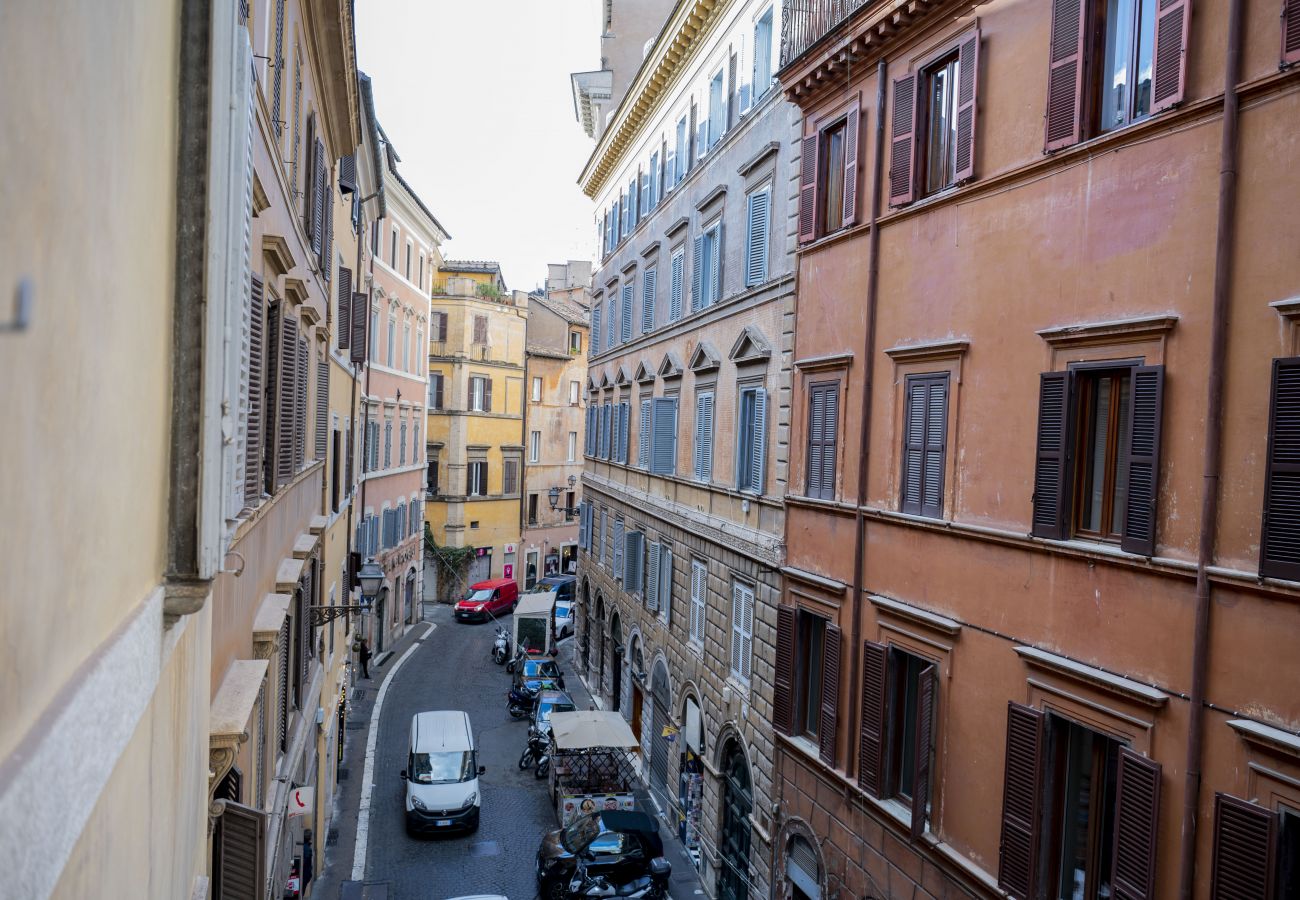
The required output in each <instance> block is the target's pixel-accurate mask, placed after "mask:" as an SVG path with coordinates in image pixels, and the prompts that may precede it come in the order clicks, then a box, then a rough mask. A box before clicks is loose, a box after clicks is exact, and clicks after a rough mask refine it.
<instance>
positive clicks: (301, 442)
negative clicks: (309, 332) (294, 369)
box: [293, 335, 311, 472]
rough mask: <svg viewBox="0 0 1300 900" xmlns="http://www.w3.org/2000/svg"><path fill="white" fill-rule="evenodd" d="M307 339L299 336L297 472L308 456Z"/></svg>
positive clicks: (295, 424) (295, 434) (295, 415)
mask: <svg viewBox="0 0 1300 900" xmlns="http://www.w3.org/2000/svg"><path fill="white" fill-rule="evenodd" d="M310 356H311V354H310V353H309V352H308V350H307V339H306V338H305V337H303V336H302V335H299V336H298V374H297V378H296V380H295V384H294V388H295V394H294V405H293V467H294V471H295V472H297V471H298V470H299V469H301V468H302V464H303V463H304V462H305V461H306V457H307V385H308V381H307V377H308V375H307V369H308V367H309V366H310V364H311V359H310Z"/></svg>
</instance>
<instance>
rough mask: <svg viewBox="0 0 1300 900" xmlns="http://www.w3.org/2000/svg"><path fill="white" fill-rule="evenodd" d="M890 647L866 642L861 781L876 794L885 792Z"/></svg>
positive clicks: (879, 794)
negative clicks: (887, 687) (886, 706)
mask: <svg viewBox="0 0 1300 900" xmlns="http://www.w3.org/2000/svg"><path fill="white" fill-rule="evenodd" d="M888 672H889V648H887V647H886V646H885V645H884V644H877V643H875V642H873V641H863V642H862V726H861V733H860V734H859V735H858V784H859V785H860V786H861V787H862V789H863V790H864V791H866V792H867V793H868V794H871V796H873V797H881V796H883V795H884V791H885V697H886V696H887V695H886V683H887V681H888Z"/></svg>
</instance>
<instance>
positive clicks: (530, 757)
mask: <svg viewBox="0 0 1300 900" xmlns="http://www.w3.org/2000/svg"><path fill="white" fill-rule="evenodd" d="M530 766H533V767H535V769H534V772H533V774H534V775H535V776H536V777H537V778H545V777H546V775H547V773H548V772H550V771H551V741H550V738H549V737H548V736H547V735H545V734H543V733H541V732H538V731H533V730H529V732H528V746H526V747H524V752H523V755H521V756H520V757H519V768H520V769H527V768H528V767H530Z"/></svg>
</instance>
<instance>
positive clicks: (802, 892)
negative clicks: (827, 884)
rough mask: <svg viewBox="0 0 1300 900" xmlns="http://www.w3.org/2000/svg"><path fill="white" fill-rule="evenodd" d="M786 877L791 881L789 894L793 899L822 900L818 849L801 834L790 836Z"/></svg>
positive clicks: (786, 856)
mask: <svg viewBox="0 0 1300 900" xmlns="http://www.w3.org/2000/svg"><path fill="white" fill-rule="evenodd" d="M785 877H786V881H788V882H789V885H788V887H789V892H788V894H787V896H789V897H790V898H791V900H820V898H821V895H822V891H821V880H822V879H821V866H820V865H818V863H817V850H816V848H814V847H813V845H812V843H811V842H810V841H809V840H808V839H807V838H806V837H804V836H803V835H801V834H796V835H795V836H794V837H792V838H790V844H789V846H788V847H787V848H786V854H785Z"/></svg>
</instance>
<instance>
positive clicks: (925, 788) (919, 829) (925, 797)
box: [912, 664, 939, 841]
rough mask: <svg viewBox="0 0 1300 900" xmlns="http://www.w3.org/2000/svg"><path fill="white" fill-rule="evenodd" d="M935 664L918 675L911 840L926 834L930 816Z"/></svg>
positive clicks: (936, 681) (936, 677)
mask: <svg viewBox="0 0 1300 900" xmlns="http://www.w3.org/2000/svg"><path fill="white" fill-rule="evenodd" d="M938 683H939V678H938V672H937V670H936V669H935V667H934V665H933V664H931V665H928V666H926V667H925V668H924V669H922V670H921V672H920V674H919V675H918V678H917V688H918V690H917V702H916V759H915V762H914V765H913V769H912V840H914V841H916V840H920V839H921V835H923V834H925V823H926V820H927V819H928V818H929V815H930V779H931V773H932V769H933V759H934V704H935V696H934V695H935V692H936V690H937V689H938Z"/></svg>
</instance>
